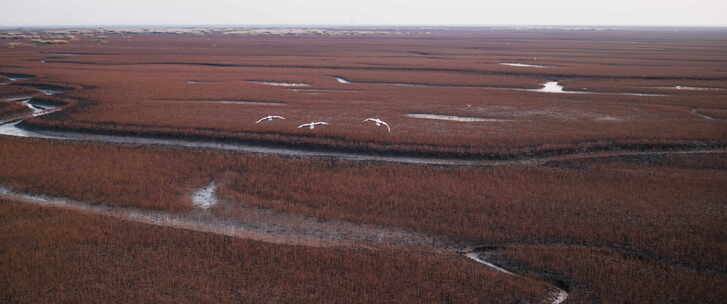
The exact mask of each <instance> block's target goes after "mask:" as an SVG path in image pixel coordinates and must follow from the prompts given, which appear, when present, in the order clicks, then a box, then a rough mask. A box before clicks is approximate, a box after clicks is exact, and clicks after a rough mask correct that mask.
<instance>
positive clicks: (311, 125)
mask: <svg viewBox="0 0 727 304" xmlns="http://www.w3.org/2000/svg"><path fill="white" fill-rule="evenodd" d="M327 124H328V123H327V122H325V121H317V122H309V123H307V124H302V125H300V126H298V129H300V128H303V127H308V128H309V129H313V128H315V127H316V126H317V125H327Z"/></svg>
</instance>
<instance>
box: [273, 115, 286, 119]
mask: <svg viewBox="0 0 727 304" xmlns="http://www.w3.org/2000/svg"><path fill="white" fill-rule="evenodd" d="M271 117H272V118H278V119H285V117H283V116H279V115H275V116H271Z"/></svg>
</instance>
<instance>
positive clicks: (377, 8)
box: [0, 0, 727, 26]
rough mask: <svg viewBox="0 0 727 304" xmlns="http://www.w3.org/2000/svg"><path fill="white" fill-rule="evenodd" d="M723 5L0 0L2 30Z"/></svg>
mask: <svg viewBox="0 0 727 304" xmlns="http://www.w3.org/2000/svg"><path fill="white" fill-rule="evenodd" d="M726 20H727V0H661V1H659V0H607V1H588V0H550V1H524V0H505V1H487V0H444V1H428V0H420V1H405V0H362V1H346V0H337V1H334V0H257V1H246V0H123V1H119V0H116V1H111V0H64V1H59V0H0V26H28V25H132V24H145V25H151V24H342V25H362V24H403V25H406V24H432V25H436V24H450V25H498V24H500V25H502V24H506V25H516V24H530V25H532V24H535V25H594V24H595V25H699V26H725V25H727V21H726Z"/></svg>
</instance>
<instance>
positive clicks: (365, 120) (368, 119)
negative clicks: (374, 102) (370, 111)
mask: <svg viewBox="0 0 727 304" xmlns="http://www.w3.org/2000/svg"><path fill="white" fill-rule="evenodd" d="M367 121H375V120H374V118H371V117H369V118H366V119H364V120H363V121H362V122H367Z"/></svg>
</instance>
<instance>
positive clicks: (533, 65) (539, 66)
mask: <svg viewBox="0 0 727 304" xmlns="http://www.w3.org/2000/svg"><path fill="white" fill-rule="evenodd" d="M499 64H500V65H506V66H512V67H521V68H544V67H545V66H543V65H537V64H527V63H510V62H501V63H499Z"/></svg>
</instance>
